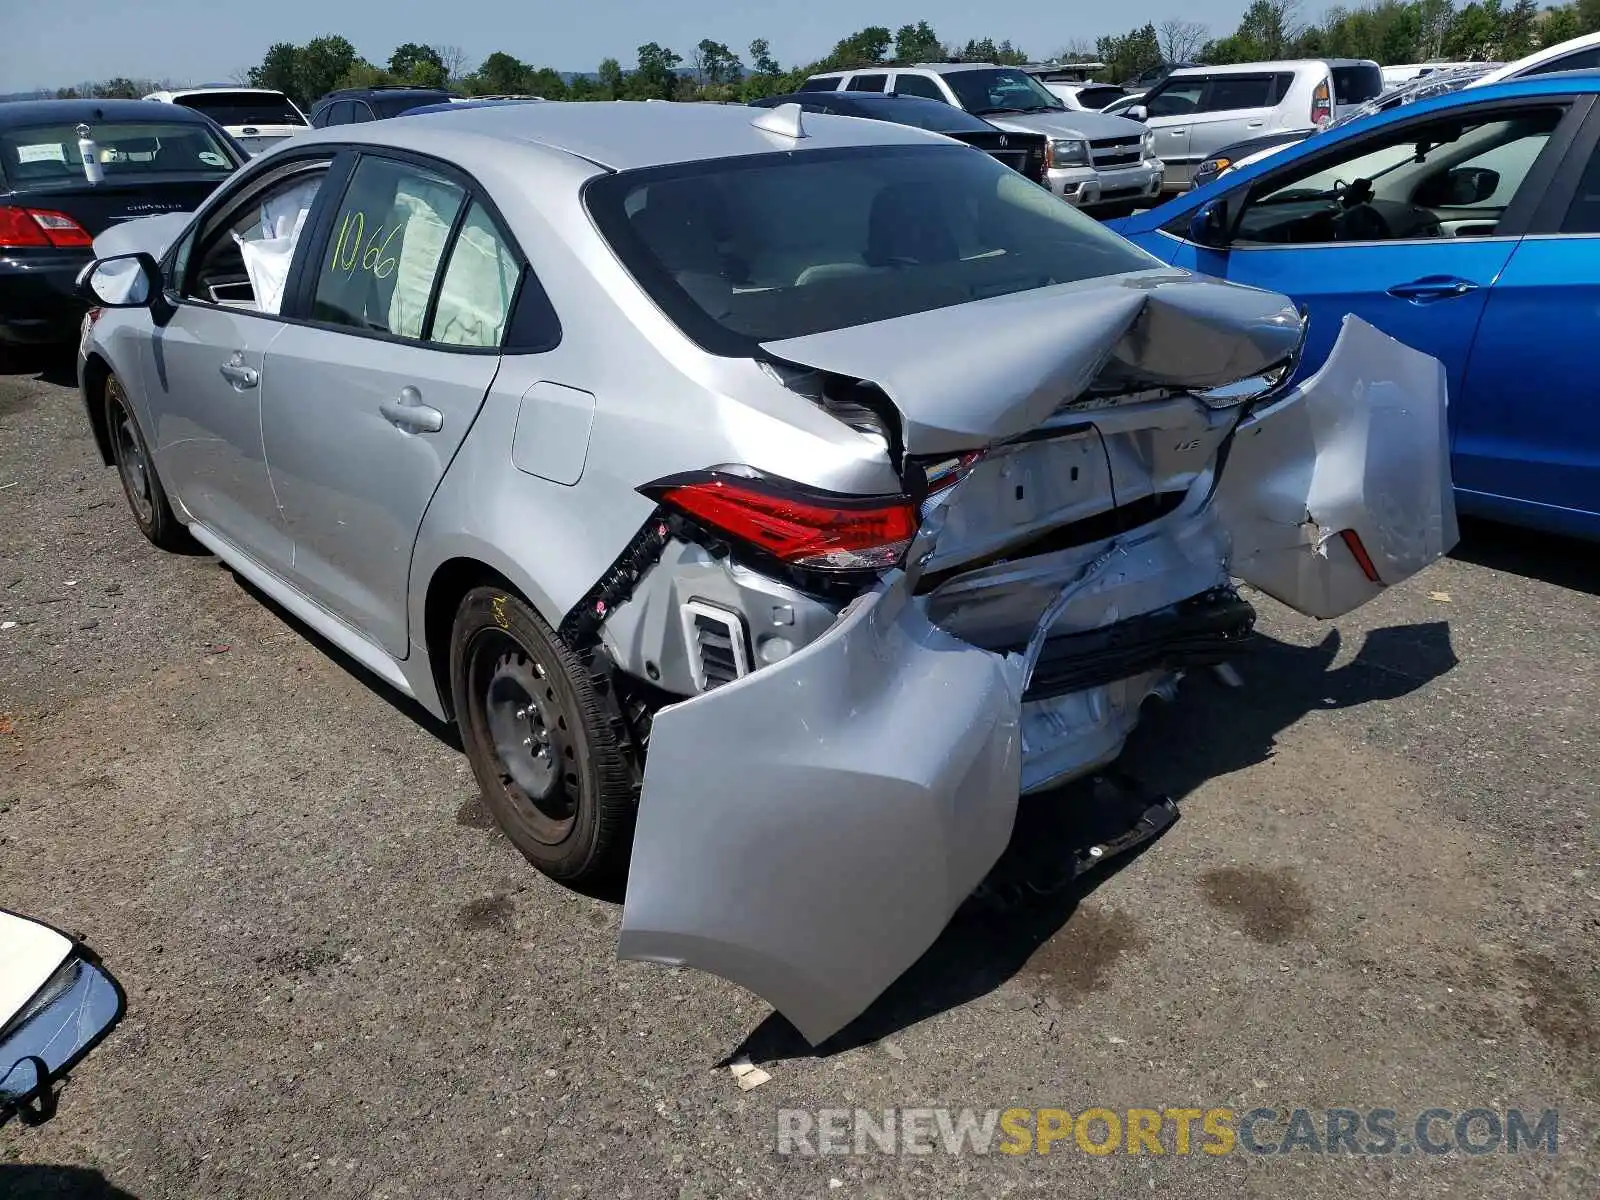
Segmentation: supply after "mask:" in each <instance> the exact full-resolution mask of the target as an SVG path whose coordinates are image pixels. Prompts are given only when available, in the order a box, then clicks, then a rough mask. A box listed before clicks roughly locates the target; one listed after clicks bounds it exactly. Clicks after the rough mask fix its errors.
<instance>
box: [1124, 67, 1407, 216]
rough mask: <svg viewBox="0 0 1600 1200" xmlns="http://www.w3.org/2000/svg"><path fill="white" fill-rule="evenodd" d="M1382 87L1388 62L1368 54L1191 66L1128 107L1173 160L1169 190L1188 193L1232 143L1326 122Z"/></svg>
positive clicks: (1169, 161) (1163, 158)
mask: <svg viewBox="0 0 1600 1200" xmlns="http://www.w3.org/2000/svg"><path fill="white" fill-rule="evenodd" d="M1340 71H1343V72H1345V74H1346V75H1347V76H1349V79H1348V80H1347V82H1346V85H1345V86H1344V87H1339V86H1337V83H1338V81H1337V79H1336V73H1337V72H1340ZM1382 90H1383V74H1382V70H1381V68H1379V66H1378V64H1377V63H1375V62H1366V61H1365V60H1361V61H1354V62H1344V61H1340V62H1329V61H1328V60H1326V59H1320V58H1317V59H1297V60H1289V61H1285V62H1262V63H1236V64H1234V65H1231V66H1224V67H1189V68H1186V69H1184V70H1179V71H1174V72H1173V73H1172V74H1170V75H1168V76H1167V77H1166V79H1164V80H1162V81H1161V83H1159V84H1157V85H1156V86H1155V87H1154V88H1152V89H1151V90H1150V91H1149V93H1148V94H1146V95H1145V97H1144V98H1143V99H1142V100H1140V102H1139V103H1138V104H1136V105H1133V106H1132V107H1130V108H1129V109H1128V110H1127V112H1128V115H1129V116H1130V117H1133V118H1134V119H1135V120H1143V121H1144V122H1145V124H1146V126H1147V127H1148V128H1149V129H1150V130H1151V131H1153V132H1154V134H1155V146H1156V153H1157V154H1159V155H1160V156H1161V161H1162V162H1163V163H1165V164H1166V188H1167V190H1168V191H1170V192H1181V191H1184V190H1185V189H1186V188H1188V186H1189V183H1190V181H1191V179H1192V178H1193V177H1194V171H1195V167H1196V166H1197V165H1198V164H1199V163H1202V162H1204V161H1205V160H1206V159H1208V158H1210V157H1211V156H1212V155H1213V154H1215V153H1216V152H1217V151H1218V150H1220V149H1222V148H1223V147H1224V146H1231V145H1232V144H1233V143H1235V142H1242V141H1244V140H1246V139H1247V138H1254V137H1261V136H1263V135H1265V134H1270V133H1280V132H1286V131H1289V130H1294V129H1315V128H1320V127H1321V126H1323V125H1326V124H1328V123H1329V122H1331V121H1333V120H1335V119H1336V118H1337V117H1338V116H1339V111H1340V106H1341V105H1344V106H1346V107H1350V108H1353V107H1355V106H1356V105H1358V104H1360V103H1362V102H1363V101H1365V100H1368V99H1371V97H1372V96H1376V95H1377V94H1378V93H1379V92H1381V91H1382ZM1368 92H1370V93H1371V95H1368V94H1367V93H1368Z"/></svg>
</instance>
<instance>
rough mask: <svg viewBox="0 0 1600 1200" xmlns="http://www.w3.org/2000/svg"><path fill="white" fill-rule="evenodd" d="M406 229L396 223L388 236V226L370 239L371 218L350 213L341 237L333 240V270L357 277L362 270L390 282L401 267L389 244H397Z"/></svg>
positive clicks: (342, 223) (342, 221)
mask: <svg viewBox="0 0 1600 1200" xmlns="http://www.w3.org/2000/svg"><path fill="white" fill-rule="evenodd" d="M402 228H403V226H402V225H401V224H400V223H399V222H396V223H395V226H394V228H393V229H391V230H389V231H388V233H387V234H386V233H385V232H384V226H382V225H379V226H378V227H377V228H376V229H374V230H373V231H372V236H371V237H370V238H369V237H367V214H366V213H364V212H347V213H345V215H344V219H343V220H341V221H340V222H339V236H338V237H336V238H335V239H334V240H333V261H332V262H331V263H329V264H328V265H329V267H330V268H331V269H333V270H335V271H343V272H344V273H345V274H346V275H354V274H355V273H356V272H357V271H358V270H361V271H366V272H368V273H370V274H372V275H376V276H377V277H378V278H379V279H387V278H389V276H391V275H393V274H394V271H395V267H396V266H397V265H398V263H397V261H396V259H395V256H394V255H392V254H389V253H388V251H389V243H390V242H392V241H394V239H395V235H396V234H398V233H399V232H400V230H401V229H402Z"/></svg>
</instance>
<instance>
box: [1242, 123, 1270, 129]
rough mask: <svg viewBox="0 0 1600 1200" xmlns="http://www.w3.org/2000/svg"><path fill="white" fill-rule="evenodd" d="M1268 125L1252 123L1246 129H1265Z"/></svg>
mask: <svg viewBox="0 0 1600 1200" xmlns="http://www.w3.org/2000/svg"><path fill="white" fill-rule="evenodd" d="M1266 125H1267V123H1266V122H1265V121H1251V122H1250V123H1249V124H1248V125H1246V126H1245V128H1246V129H1265V128H1266Z"/></svg>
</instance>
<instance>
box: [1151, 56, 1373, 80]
mask: <svg viewBox="0 0 1600 1200" xmlns="http://www.w3.org/2000/svg"><path fill="white" fill-rule="evenodd" d="M1334 61H1335V60H1333V59H1327V58H1284V59H1276V60H1274V61H1272V62H1251V63H1227V64H1224V65H1221V66H1215V67H1180V68H1178V69H1177V70H1176V71H1174V72H1173V73H1172V74H1171V75H1168V76H1167V79H1168V81H1171V80H1173V79H1194V78H1195V77H1196V76H1200V75H1258V74H1260V73H1261V72H1263V71H1297V70H1300V69H1301V68H1304V67H1328V66H1331V65H1332V64H1333V62H1334ZM1343 61H1344V62H1346V63H1355V62H1360V61H1362V60H1360V59H1353V58H1352V59H1345V60H1343Z"/></svg>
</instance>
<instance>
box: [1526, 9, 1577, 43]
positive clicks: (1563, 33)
mask: <svg viewBox="0 0 1600 1200" xmlns="http://www.w3.org/2000/svg"><path fill="white" fill-rule="evenodd" d="M1535 33H1536V36H1537V37H1538V40H1539V45H1540V46H1541V47H1544V46H1559V45H1560V44H1561V43H1562V42H1565V41H1569V40H1571V39H1572V38H1575V37H1580V36H1582V34H1583V24H1582V22H1581V21H1580V20H1579V19H1578V10H1577V8H1576V6H1574V5H1571V4H1567V5H1564V6H1562V7H1561V8H1547V9H1545V10H1544V20H1542V21H1540V22H1539V24H1538V25H1537V27H1536V30H1535Z"/></svg>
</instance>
